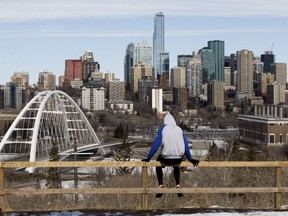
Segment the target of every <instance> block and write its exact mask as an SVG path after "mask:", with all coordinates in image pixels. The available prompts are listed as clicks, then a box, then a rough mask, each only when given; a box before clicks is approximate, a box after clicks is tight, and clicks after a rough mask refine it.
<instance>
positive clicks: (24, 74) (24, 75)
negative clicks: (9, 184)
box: [14, 71, 29, 86]
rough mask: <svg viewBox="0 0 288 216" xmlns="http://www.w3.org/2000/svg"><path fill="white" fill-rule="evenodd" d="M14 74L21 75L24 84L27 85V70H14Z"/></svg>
mask: <svg viewBox="0 0 288 216" xmlns="http://www.w3.org/2000/svg"><path fill="white" fill-rule="evenodd" d="M14 75H16V76H21V77H22V78H24V80H25V86H28V85H29V72H25V71H22V72H14Z"/></svg>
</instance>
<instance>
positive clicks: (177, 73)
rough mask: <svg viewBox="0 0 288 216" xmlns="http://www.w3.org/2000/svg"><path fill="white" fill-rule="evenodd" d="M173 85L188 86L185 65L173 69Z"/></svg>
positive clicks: (176, 86)
mask: <svg viewBox="0 0 288 216" xmlns="http://www.w3.org/2000/svg"><path fill="white" fill-rule="evenodd" d="M170 81H171V87H175V88H182V87H185V86H186V69H185V67H174V68H172V69H171V78H170Z"/></svg>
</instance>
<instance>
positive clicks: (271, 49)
mask: <svg viewBox="0 0 288 216" xmlns="http://www.w3.org/2000/svg"><path fill="white" fill-rule="evenodd" d="M273 47H274V42H273V43H272V45H271V48H270V51H273Z"/></svg>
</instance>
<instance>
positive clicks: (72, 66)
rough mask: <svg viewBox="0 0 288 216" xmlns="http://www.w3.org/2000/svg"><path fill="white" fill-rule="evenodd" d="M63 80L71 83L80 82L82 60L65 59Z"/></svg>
mask: <svg viewBox="0 0 288 216" xmlns="http://www.w3.org/2000/svg"><path fill="white" fill-rule="evenodd" d="M64 76H65V80H67V81H71V80H75V79H80V80H82V60H81V59H67V60H65V73H64Z"/></svg>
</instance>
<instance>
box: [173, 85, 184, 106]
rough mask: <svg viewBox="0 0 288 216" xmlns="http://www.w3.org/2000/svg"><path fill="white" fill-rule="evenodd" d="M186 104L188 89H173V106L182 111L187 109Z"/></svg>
mask: <svg viewBox="0 0 288 216" xmlns="http://www.w3.org/2000/svg"><path fill="white" fill-rule="evenodd" d="M187 103H188V89H187V88H173V104H174V105H177V106H179V107H180V108H182V109H187Z"/></svg>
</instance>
